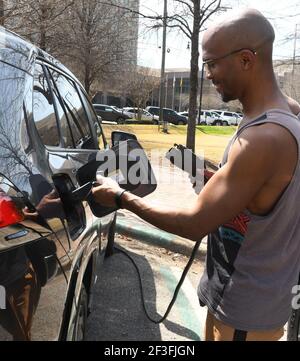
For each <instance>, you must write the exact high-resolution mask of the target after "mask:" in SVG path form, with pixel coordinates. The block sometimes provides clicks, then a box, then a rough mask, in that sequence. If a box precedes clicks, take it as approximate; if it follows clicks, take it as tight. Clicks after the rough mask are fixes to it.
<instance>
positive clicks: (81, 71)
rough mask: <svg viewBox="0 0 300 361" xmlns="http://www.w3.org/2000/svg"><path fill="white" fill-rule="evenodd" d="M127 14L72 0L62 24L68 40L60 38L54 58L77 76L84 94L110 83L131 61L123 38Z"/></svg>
mask: <svg viewBox="0 0 300 361" xmlns="http://www.w3.org/2000/svg"><path fill="white" fill-rule="evenodd" d="M130 17H131V15H130V14H129V13H128V12H125V10H122V9H119V8H116V7H112V6H111V5H109V4H102V3H101V2H100V1H98V0H75V2H74V4H73V5H72V6H71V7H70V10H69V12H68V14H67V17H66V19H65V23H64V24H63V26H64V30H65V32H66V33H67V34H68V39H67V41H66V39H64V38H62V39H61V44H60V47H59V48H60V53H59V54H58V56H59V57H60V58H62V59H64V61H66V63H67V64H69V65H70V66H71V68H72V69H73V70H74V71H75V72H76V74H78V75H79V78H80V80H82V82H83V84H84V86H85V89H86V91H87V93H90V92H91V87H92V85H95V84H96V83H98V84H99V83H102V84H103V83H104V82H106V81H108V80H109V81H110V83H112V82H114V80H115V77H116V74H119V73H120V72H124V70H125V71H126V70H127V65H128V64H130V63H131V62H132V61H133V60H132V59H133V58H134V57H133V56H132V54H130V51H129V49H130V42H131V41H133V40H135V39H132V38H130V36H128V37H124V34H123V33H124V31H125V30H124V29H126V22H128V21H129V18H130Z"/></svg>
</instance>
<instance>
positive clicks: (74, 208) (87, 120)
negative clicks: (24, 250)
mask: <svg viewBox="0 0 300 361" xmlns="http://www.w3.org/2000/svg"><path fill="white" fill-rule="evenodd" d="M34 84H35V85H34V96H33V123H34V124H33V127H32V133H33V134H34V141H35V147H36V149H38V150H39V157H38V159H37V162H38V164H39V167H40V168H43V169H44V174H45V176H46V177H47V179H48V180H49V183H50V184H51V185H52V187H53V186H55V187H56V190H58V192H59V195H60V197H58V198H59V200H60V203H61V205H62V209H63V214H62V215H60V214H59V215H58V216H59V217H58V216H56V217H52V215H51V214H47V213H46V214H45V217H47V222H48V224H49V225H50V226H51V228H52V229H53V230H54V232H55V233H56V234H57V235H58V237H59V239H60V240H61V241H63V242H64V248H65V251H66V255H67V258H68V262H67V263H66V264H65V265H64V274H65V277H66V280H68V281H69V280H70V279H71V275H72V274H73V273H74V272H73V270H76V269H80V262H81V260H82V257H84V256H87V255H83V252H84V251H85V249H86V248H87V247H96V246H95V245H94V243H95V242H97V243H98V244H97V247H98V245H99V241H101V240H100V239H99V235H100V234H101V231H102V229H101V225H102V222H101V221H100V220H95V218H94V217H93V215H92V213H91V211H90V208H89V206H88V204H87V202H82V203H76V204H73V203H69V202H67V199H64V198H63V197H62V194H66V193H69V192H70V191H71V190H72V189H75V188H76V187H77V186H78V184H77V179H76V173H77V170H78V169H79V168H80V167H82V166H83V165H85V164H86V163H88V162H89V161H91V160H92V159H94V158H95V157H96V154H97V152H98V151H99V146H98V143H97V138H96V134H95V130H94V129H93V121H92V120H94V122H96V121H97V118H96V114H95V113H94V112H93V110H92V106H91V104H90V103H89V108H88V107H87V102H88V101H87V99H85V101H83V96H84V92H81V93H80V92H79V91H78V87H77V85H76V83H75V81H73V80H72V79H71V78H70V77H69V76H67V75H66V74H64V73H62V72H60V71H59V70H58V69H56V68H55V67H53V66H50V65H49V64H44V63H42V62H41V63H37V64H36V67H35V76H34ZM91 114H92V115H93V119H91ZM49 120H51V123H50V121H49ZM101 144H102V146H104V144H105V142H104V140H103V141H102V142H101ZM57 218H59V221H57ZM111 218H112V216H107V217H106V218H105V217H104V218H103V219H104V220H103V224H106V225H107V227H108V226H109V222H110V221H111ZM105 220H107V221H105ZM102 233H103V232H102ZM93 240H95V242H94V241H93ZM61 295H63V296H64V297H65V296H66V294H65V293H64V292H61ZM55 314H56V313H53V315H55ZM36 335H37V337H38V336H39V334H38V333H37V334H36Z"/></svg>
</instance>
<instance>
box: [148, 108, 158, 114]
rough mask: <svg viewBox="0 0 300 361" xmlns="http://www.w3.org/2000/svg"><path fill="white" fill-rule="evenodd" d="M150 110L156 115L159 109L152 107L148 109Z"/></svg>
mask: <svg viewBox="0 0 300 361" xmlns="http://www.w3.org/2000/svg"><path fill="white" fill-rule="evenodd" d="M149 110H150V111H151V113H153V114H155V115H158V114H159V109H157V108H152V109H149Z"/></svg>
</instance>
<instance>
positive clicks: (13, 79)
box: [0, 62, 70, 340]
mask: <svg viewBox="0 0 300 361" xmlns="http://www.w3.org/2000/svg"><path fill="white" fill-rule="evenodd" d="M40 80H41V82H43V81H42V79H40ZM0 83H1V96H0V108H1V117H0V124H1V125H0V188H1V191H0V193H1V196H0V199H1V202H0V203H1V207H4V208H1V211H0V214H1V218H2V217H3V216H4V217H5V219H6V218H7V216H10V217H11V216H12V215H14V214H15V215H16V214H20V217H19V218H17V219H16V218H15V219H10V220H8V219H6V223H4V224H3V223H2V225H1V227H0V284H1V285H4V287H5V291H6V305H5V306H6V307H4V309H2V310H0V339H1V340H11V339H13V340H52V339H56V338H57V336H58V334H59V330H60V325H61V320H62V315H63V312H64V306H65V295H66V291H67V277H66V272H65V270H66V269H68V265H69V264H70V259H69V256H68V249H69V245H70V244H69V239H68V237H67V235H66V233H65V230H64V226H63V219H64V212H63V208H62V206H61V204H60V203H59V202H56V198H55V197H54V187H53V183H52V181H51V178H49V172H48V170H47V166H46V163H45V160H44V158H43V150H42V149H39V148H38V147H36V143H35V140H36V138H35V137H32V133H31V131H30V123H31V121H32V115H33V109H32V105H33V88H34V86H33V76H32V75H31V74H30V73H28V72H23V71H22V70H20V69H18V68H17V67H12V66H10V65H9V64H5V63H1V62H0ZM44 96H45V97H46V98H47V99H48V100H49V102H50V103H51V101H50V99H49V98H48V94H47V93H46V92H44ZM43 105H44V104H41V103H39V106H40V107H43ZM43 114H44V119H45V118H47V125H46V124H45V122H43V121H42V122H41V123H40V125H41V127H42V128H43V129H44V131H45V132H47V133H48V136H49V135H50V136H51V139H52V142H53V143H56V139H55V135H56V134H55V130H54V129H52V125H53V122H54V123H55V118H53V117H52V116H51V113H50V112H49V111H48V110H46V109H44V113H43ZM7 207H9V208H7ZM16 211H17V213H16ZM51 221H53V222H52V225H51Z"/></svg>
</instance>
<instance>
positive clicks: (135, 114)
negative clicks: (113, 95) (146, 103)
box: [123, 107, 159, 124]
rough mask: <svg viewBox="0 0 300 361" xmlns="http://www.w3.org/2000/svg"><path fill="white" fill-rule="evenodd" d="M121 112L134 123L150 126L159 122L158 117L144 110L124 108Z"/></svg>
mask: <svg viewBox="0 0 300 361" xmlns="http://www.w3.org/2000/svg"><path fill="white" fill-rule="evenodd" d="M123 110H124V112H125V113H126V114H127V115H128V116H129V117H130V118H131V119H133V120H135V121H140V122H142V123H152V124H158V122H159V116H157V115H154V114H151V113H149V112H148V111H147V110H146V109H141V108H130V107H125V108H123Z"/></svg>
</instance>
